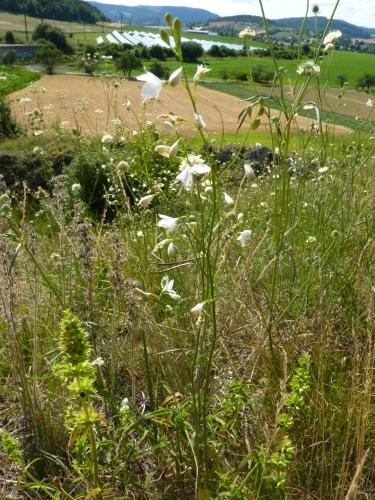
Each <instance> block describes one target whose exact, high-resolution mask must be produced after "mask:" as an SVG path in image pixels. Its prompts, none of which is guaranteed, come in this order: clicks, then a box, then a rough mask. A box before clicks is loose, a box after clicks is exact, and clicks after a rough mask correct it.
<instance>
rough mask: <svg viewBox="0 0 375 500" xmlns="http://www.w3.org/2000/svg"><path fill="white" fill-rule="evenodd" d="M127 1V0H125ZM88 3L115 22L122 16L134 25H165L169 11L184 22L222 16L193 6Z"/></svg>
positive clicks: (125, 22) (127, 22)
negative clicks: (135, 5) (134, 5)
mask: <svg viewBox="0 0 375 500" xmlns="http://www.w3.org/2000/svg"><path fill="white" fill-rule="evenodd" d="M124 1H126V0H124ZM87 3H89V4H90V5H92V6H94V7H96V8H97V9H98V10H100V12H102V13H103V14H104V15H105V16H107V17H109V19H110V20H111V21H113V22H117V23H118V22H120V20H121V16H122V21H123V23H124V24H133V25H143V26H144V25H155V26H159V25H160V26H164V25H165V21H164V16H165V14H166V13H167V12H169V13H170V14H171V15H172V17H173V18H175V17H178V18H179V20H180V21H181V22H182V23H192V22H198V21H201V22H206V21H208V20H209V19H217V18H220V16H219V15H217V14H214V13H213V12H210V11H208V10H205V9H195V8H192V7H173V6H160V7H159V6H157V7H156V6H149V5H147V6H146V5H140V6H137V7H128V6H126V5H111V4H104V3H100V2H94V1H91V0H89V1H88V2H87Z"/></svg>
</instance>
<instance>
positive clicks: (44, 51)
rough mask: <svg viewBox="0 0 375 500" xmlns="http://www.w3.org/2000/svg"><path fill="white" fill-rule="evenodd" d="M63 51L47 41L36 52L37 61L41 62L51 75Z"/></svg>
mask: <svg viewBox="0 0 375 500" xmlns="http://www.w3.org/2000/svg"><path fill="white" fill-rule="evenodd" d="M63 55H64V53H63V52H62V51H61V50H59V49H58V48H57V47H56V46H55V45H53V44H52V43H47V44H46V45H44V46H43V47H42V48H41V49H40V50H38V52H37V53H36V57H37V59H38V61H40V62H41V63H42V65H43V66H44V68H45V70H46V72H47V73H48V74H49V75H53V72H54V69H55V68H56V66H57V64H58V62H59V61H60V59H61V58H62V56H63Z"/></svg>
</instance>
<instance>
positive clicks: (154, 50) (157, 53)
mask: <svg viewBox="0 0 375 500" xmlns="http://www.w3.org/2000/svg"><path fill="white" fill-rule="evenodd" d="M149 53H150V56H151V57H153V58H155V59H157V60H158V61H165V54H164V50H163V47H161V46H160V45H151V47H150V50H149Z"/></svg>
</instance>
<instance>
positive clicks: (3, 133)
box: [0, 97, 21, 139]
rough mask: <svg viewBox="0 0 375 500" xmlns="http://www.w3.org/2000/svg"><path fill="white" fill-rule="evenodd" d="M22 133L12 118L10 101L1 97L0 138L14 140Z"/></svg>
mask: <svg viewBox="0 0 375 500" xmlns="http://www.w3.org/2000/svg"><path fill="white" fill-rule="evenodd" d="M20 133H21V127H20V126H19V125H18V123H17V122H16V120H15V119H14V118H13V116H12V111H11V108H10V104H9V101H8V99H7V98H6V97H0V138H2V139H4V138H14V137H16V136H17V135H20Z"/></svg>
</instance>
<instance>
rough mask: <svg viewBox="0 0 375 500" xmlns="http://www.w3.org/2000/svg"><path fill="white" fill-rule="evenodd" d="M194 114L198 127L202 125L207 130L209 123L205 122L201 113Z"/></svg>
mask: <svg viewBox="0 0 375 500" xmlns="http://www.w3.org/2000/svg"><path fill="white" fill-rule="evenodd" d="M194 116H195V121H196V122H197V124H198V127H202V128H203V130H205V131H206V132H207V125H206V124H205V123H204V121H203V118H202V116H201V115H200V114H199V113H195V114H194Z"/></svg>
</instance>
